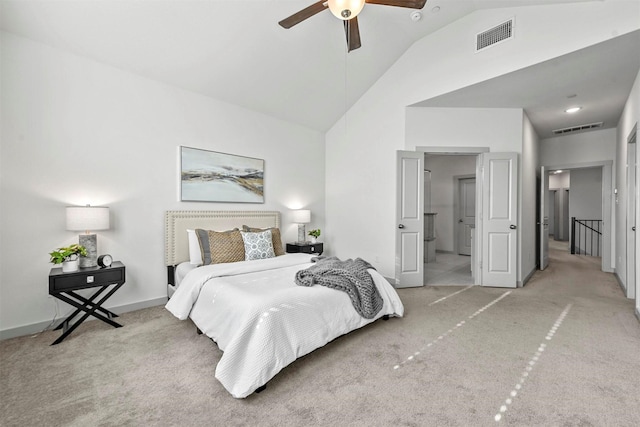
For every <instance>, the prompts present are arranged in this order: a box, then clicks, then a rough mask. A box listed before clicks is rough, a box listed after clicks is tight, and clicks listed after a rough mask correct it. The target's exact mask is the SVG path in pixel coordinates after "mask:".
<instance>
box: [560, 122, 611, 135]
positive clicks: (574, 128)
mask: <svg viewBox="0 0 640 427" xmlns="http://www.w3.org/2000/svg"><path fill="white" fill-rule="evenodd" d="M602 125H603V122H598V123H589V124H586V125H579V126H571V127H569V128H564V129H556V130H554V131H553V133H554V135H566V134H568V133H573V132H580V131H583V130H591V129H598V128H601V127H602Z"/></svg>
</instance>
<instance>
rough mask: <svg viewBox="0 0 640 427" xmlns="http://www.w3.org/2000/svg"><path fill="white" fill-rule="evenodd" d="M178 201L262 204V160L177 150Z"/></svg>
mask: <svg viewBox="0 0 640 427" xmlns="http://www.w3.org/2000/svg"><path fill="white" fill-rule="evenodd" d="M179 152H180V156H179V157H180V159H179V163H180V183H179V187H180V201H182V202H220V203H264V160H263V159H258V158H254V157H246V156H239V155H235V154H228V153H221V152H218V151H210V150H204V149H200V148H192V147H184V146H180V147H179Z"/></svg>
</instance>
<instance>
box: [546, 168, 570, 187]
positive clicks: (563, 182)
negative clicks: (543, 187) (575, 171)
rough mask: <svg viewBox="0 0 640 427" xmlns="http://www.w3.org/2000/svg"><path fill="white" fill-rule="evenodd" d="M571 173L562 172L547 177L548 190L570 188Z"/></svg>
mask: <svg viewBox="0 0 640 427" xmlns="http://www.w3.org/2000/svg"><path fill="white" fill-rule="evenodd" d="M570 183H571V173H570V172H562V173H554V174H551V175H549V188H570V185H571V184H570Z"/></svg>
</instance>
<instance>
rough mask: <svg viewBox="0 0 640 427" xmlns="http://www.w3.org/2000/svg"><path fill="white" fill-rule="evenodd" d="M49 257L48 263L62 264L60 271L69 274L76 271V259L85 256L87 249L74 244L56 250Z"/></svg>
mask: <svg viewBox="0 0 640 427" xmlns="http://www.w3.org/2000/svg"><path fill="white" fill-rule="evenodd" d="M49 255H50V256H51V259H50V260H49V262H51V263H52V264H62V271H63V272H64V273H70V272H72V271H78V257H81V256H87V249H86V248H85V247H84V246H82V245H79V244H77V243H74V244H73V245H71V246H66V247H62V248H58V249H56V250H55V251H53V252H50V253H49Z"/></svg>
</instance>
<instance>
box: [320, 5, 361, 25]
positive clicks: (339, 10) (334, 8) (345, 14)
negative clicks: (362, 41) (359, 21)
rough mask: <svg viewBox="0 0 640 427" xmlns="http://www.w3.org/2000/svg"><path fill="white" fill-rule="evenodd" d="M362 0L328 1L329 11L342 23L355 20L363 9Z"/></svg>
mask: <svg viewBox="0 0 640 427" xmlns="http://www.w3.org/2000/svg"><path fill="white" fill-rule="evenodd" d="M364 3H365V1H364V0H328V1H327V4H328V6H329V10H330V11H331V13H333V15H334V16H335V17H336V18H338V19H342V20H343V21H346V20H349V19H352V18H355V17H356V16H358V14H359V13H360V12H361V11H362V8H363V7H364Z"/></svg>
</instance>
